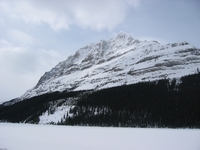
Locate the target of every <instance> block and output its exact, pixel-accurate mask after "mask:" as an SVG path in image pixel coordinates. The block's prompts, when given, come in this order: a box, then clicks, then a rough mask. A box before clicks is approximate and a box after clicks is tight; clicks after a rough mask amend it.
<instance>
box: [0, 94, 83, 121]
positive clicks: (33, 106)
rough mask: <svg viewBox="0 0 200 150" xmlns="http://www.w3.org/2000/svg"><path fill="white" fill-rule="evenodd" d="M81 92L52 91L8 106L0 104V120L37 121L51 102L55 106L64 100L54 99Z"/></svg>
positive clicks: (65, 97) (73, 95)
mask: <svg viewBox="0 0 200 150" xmlns="http://www.w3.org/2000/svg"><path fill="white" fill-rule="evenodd" d="M82 92H83V91H78V92H53V93H47V94H43V95H40V96H35V97H33V98H30V99H27V100H23V101H20V102H17V103H15V104H13V105H9V106H4V105H0V121H8V122H26V123H38V122H39V116H40V115H42V113H43V112H45V111H46V110H48V109H49V107H50V106H51V103H54V102H55V103H56V105H57V106H59V105H62V103H63V102H64V101H61V102H60V103H57V102H56V101H57V100H59V99H64V100H65V99H67V98H69V97H76V96H77V95H79V94H80V93H82Z"/></svg>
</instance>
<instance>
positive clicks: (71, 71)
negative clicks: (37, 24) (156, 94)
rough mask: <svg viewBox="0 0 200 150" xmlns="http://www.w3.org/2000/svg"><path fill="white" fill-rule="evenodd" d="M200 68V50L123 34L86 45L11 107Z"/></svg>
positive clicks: (181, 43)
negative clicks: (48, 96)
mask: <svg viewBox="0 0 200 150" xmlns="http://www.w3.org/2000/svg"><path fill="white" fill-rule="evenodd" d="M198 66H200V49H197V48H195V47H194V46H192V45H190V44H189V43H187V42H180V43H171V44H166V45H162V44H160V43H158V42H157V41H140V40H138V39H134V38H133V37H131V36H130V35H127V34H125V33H123V32H121V33H119V34H118V35H117V36H116V37H115V38H112V39H110V40H107V41H105V40H101V41H100V42H99V43H92V44H89V45H87V46H85V47H83V48H81V49H79V50H78V51H77V52H76V53H75V54H74V55H72V56H69V57H68V58H67V60H65V61H63V62H60V63H59V64H58V65H56V66H55V67H54V68H52V69H51V70H50V71H49V72H46V73H45V74H44V75H43V76H42V77H41V78H40V80H39V82H38V83H37V85H36V86H35V87H34V88H32V89H31V90H28V91H27V92H26V93H25V94H24V95H22V96H21V97H19V98H17V99H15V100H13V101H12V102H10V104H12V103H14V102H17V101H21V100H24V99H27V98H31V97H34V96H38V95H41V94H44V93H51V92H55V91H78V90H86V89H96V90H98V89H104V88H108V87H114V86H120V85H124V84H133V83H137V82H142V81H154V80H159V79H165V78H170V79H172V78H180V77H181V76H184V75H188V74H193V73H195V72H196V70H197V67H198Z"/></svg>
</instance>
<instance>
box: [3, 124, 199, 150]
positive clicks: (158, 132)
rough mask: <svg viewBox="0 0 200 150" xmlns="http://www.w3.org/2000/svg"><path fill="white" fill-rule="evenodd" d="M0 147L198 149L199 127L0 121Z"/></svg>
mask: <svg viewBox="0 0 200 150" xmlns="http://www.w3.org/2000/svg"><path fill="white" fill-rule="evenodd" d="M0 150H200V130H199V129H142V128H111V127H110V128H106V127H76V126H74V127H71V126H53V125H29V124H11V123H0Z"/></svg>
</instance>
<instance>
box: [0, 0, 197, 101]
mask: <svg viewBox="0 0 200 150" xmlns="http://www.w3.org/2000/svg"><path fill="white" fill-rule="evenodd" d="M120 31H123V32H125V33H127V34H130V35H132V36H133V37H134V38H138V39H142V40H144V39H147V40H157V41H158V42H160V43H165V44H167V43H170V42H180V41H187V42H189V43H191V44H192V45H194V46H196V47H198V48H200V0H0V70H1V72H0V103H1V102H3V101H8V100H10V99H13V98H15V97H19V96H21V95H22V94H24V93H25V92H26V90H28V89H31V88H32V87H34V86H35V85H36V83H37V82H38V80H39V78H40V77H41V76H42V75H43V74H44V73H45V72H46V71H49V70H50V69H51V68H52V67H54V66H55V65H56V64H58V63H59V62H60V61H63V60H65V59H67V57H68V56H69V55H72V54H74V53H75V51H77V50H78V49H79V48H81V47H83V46H85V45H87V44H89V43H95V42H98V41H100V40H101V39H105V40H107V39H110V38H111V37H114V36H115V35H116V34H117V33H119V32H120Z"/></svg>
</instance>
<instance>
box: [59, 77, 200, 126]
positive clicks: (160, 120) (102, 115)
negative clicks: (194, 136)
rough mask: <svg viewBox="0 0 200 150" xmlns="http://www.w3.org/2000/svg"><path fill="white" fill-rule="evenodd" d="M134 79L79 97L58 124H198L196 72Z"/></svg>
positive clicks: (199, 95)
mask: <svg viewBox="0 0 200 150" xmlns="http://www.w3.org/2000/svg"><path fill="white" fill-rule="evenodd" d="M181 81H182V82H181V83H180V84H179V85H178V83H176V80H173V81H171V82H170V81H168V80H160V81H156V82H145V83H137V84H133V85H124V86H120V87H114V88H109V89H104V90H100V91H97V92H94V93H93V94H90V95H87V96H85V97H83V98H82V99H81V100H80V101H79V102H78V103H77V106H76V107H74V109H73V110H71V111H72V113H73V114H74V117H73V118H72V117H71V118H70V117H66V118H65V119H64V120H63V121H62V122H61V123H60V124H66V125H89V126H123V127H171V128H182V127H187V128H200V74H195V75H189V76H186V77H182V78H181Z"/></svg>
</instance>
